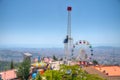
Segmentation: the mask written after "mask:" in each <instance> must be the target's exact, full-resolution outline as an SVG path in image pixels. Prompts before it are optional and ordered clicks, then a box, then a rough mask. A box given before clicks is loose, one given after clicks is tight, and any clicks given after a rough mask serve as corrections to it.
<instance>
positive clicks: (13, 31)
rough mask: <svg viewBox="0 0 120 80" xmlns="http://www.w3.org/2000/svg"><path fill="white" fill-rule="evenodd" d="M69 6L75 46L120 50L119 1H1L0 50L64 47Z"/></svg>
mask: <svg viewBox="0 0 120 80" xmlns="http://www.w3.org/2000/svg"><path fill="white" fill-rule="evenodd" d="M67 6H72V12H71V26H72V33H71V35H72V38H73V39H74V43H75V42H76V41H79V40H87V41H89V42H90V43H91V45H93V46H120V0H0V47H31V48H38V47H64V44H63V40H64V39H65V37H66V34H67V17H68V12H67Z"/></svg>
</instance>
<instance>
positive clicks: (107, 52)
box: [0, 46, 120, 65]
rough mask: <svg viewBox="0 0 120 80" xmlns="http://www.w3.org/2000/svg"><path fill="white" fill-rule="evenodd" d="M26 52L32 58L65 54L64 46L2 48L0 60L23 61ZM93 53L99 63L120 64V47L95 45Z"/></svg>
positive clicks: (58, 56)
mask: <svg viewBox="0 0 120 80" xmlns="http://www.w3.org/2000/svg"><path fill="white" fill-rule="evenodd" d="M25 52H29V53H31V54H32V59H34V58H35V57H38V56H41V57H53V55H55V56H56V57H57V58H58V59H61V58H63V57H64V56H65V54H64V49H63V48H7V49H6V48H5V49H3V48H1V49H0V61H11V60H13V61H15V62H22V60H23V53H25ZM93 53H94V55H93V60H97V61H98V63H99V64H104V65H120V47H104V46H100V47H94V48H93Z"/></svg>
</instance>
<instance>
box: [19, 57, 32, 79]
mask: <svg viewBox="0 0 120 80" xmlns="http://www.w3.org/2000/svg"><path fill="white" fill-rule="evenodd" d="M30 66H31V65H30V60H28V59H24V61H23V62H22V63H21V64H20V66H19V67H18V71H17V76H18V77H19V78H21V80H28V77H29V72H30Z"/></svg>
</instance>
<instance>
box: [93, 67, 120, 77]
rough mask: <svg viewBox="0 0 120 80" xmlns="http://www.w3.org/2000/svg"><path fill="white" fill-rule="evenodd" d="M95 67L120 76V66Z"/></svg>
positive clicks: (110, 74)
mask: <svg viewBox="0 0 120 80" xmlns="http://www.w3.org/2000/svg"><path fill="white" fill-rule="evenodd" d="M95 69H97V70H98V71H100V72H103V73H105V74H108V76H120V66H96V67H95Z"/></svg>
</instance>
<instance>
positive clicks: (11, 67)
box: [10, 60, 14, 69]
mask: <svg viewBox="0 0 120 80" xmlns="http://www.w3.org/2000/svg"><path fill="white" fill-rule="evenodd" d="M10 69H14V63H13V60H11V63H10Z"/></svg>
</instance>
